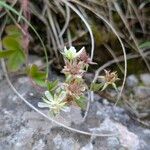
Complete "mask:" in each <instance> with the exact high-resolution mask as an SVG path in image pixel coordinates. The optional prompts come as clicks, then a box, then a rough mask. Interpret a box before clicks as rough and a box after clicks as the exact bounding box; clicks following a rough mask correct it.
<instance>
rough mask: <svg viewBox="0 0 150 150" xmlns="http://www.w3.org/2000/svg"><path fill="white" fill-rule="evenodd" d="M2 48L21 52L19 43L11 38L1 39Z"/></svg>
mask: <svg viewBox="0 0 150 150" xmlns="http://www.w3.org/2000/svg"><path fill="white" fill-rule="evenodd" d="M2 42H3V46H4V48H5V49H7V50H22V48H21V46H20V43H19V41H17V40H16V39H15V38H13V37H11V36H6V37H4V38H3V41H2Z"/></svg>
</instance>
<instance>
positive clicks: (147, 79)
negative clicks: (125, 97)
mask: <svg viewBox="0 0 150 150" xmlns="http://www.w3.org/2000/svg"><path fill="white" fill-rule="evenodd" d="M140 79H141V81H142V82H143V84H144V85H146V86H150V74H149V73H145V74H141V75H140Z"/></svg>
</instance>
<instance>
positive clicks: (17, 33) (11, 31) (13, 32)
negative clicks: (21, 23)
mask: <svg viewBox="0 0 150 150" xmlns="http://www.w3.org/2000/svg"><path fill="white" fill-rule="evenodd" d="M5 31H6V33H7V34H8V35H11V36H14V35H15V36H16V37H18V36H19V37H20V36H22V32H21V30H20V29H19V28H18V27H17V26H15V25H9V26H7V27H6V28H5Z"/></svg>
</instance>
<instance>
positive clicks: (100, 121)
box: [0, 77, 150, 150]
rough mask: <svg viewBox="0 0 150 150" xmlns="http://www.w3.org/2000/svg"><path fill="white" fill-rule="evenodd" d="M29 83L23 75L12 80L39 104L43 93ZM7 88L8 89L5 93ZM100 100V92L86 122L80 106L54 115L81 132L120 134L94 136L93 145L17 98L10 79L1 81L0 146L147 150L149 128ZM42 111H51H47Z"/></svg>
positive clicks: (31, 149) (41, 149) (16, 149)
mask: <svg viewBox="0 0 150 150" xmlns="http://www.w3.org/2000/svg"><path fill="white" fill-rule="evenodd" d="M28 82H29V81H28V79H27V78H24V77H22V78H20V79H19V80H18V79H13V84H14V85H15V87H17V90H18V92H19V93H20V94H21V95H23V96H25V98H27V100H29V102H30V103H31V104H33V105H34V106H35V107H36V106H37V102H38V101H39V99H40V94H39V93H38V92H37V91H36V90H35V89H34V88H32V87H31V85H30V84H29V83H28ZM138 88H139V87H138ZM4 89H7V90H5V92H4ZM144 89H145V88H144ZM147 93H150V92H147ZM100 99H101V100H102V98H101V97H99V96H98V94H97V95H96V98H95V101H94V102H92V103H91V106H90V109H89V112H88V115H87V118H86V120H85V122H82V121H81V120H82V117H81V112H80V110H79V109H72V110H71V111H70V113H68V114H67V113H66V114H64V115H60V116H58V117H55V118H53V119H55V120H57V121H59V122H61V123H64V124H65V125H67V126H71V127H75V128H77V129H79V130H81V131H82V130H84V131H91V132H95V133H104V132H105V133H117V135H114V136H112V137H100V138H95V139H94V142H95V144H94V143H93V141H92V142H91V139H90V137H89V136H86V135H82V134H77V133H74V132H71V131H69V130H66V129H64V128H62V127H59V126H58V125H56V124H54V123H51V122H50V121H48V120H47V119H45V118H43V117H42V116H41V115H39V114H38V113H36V112H35V111H33V110H31V109H30V108H29V107H28V106H26V104H25V103H24V102H22V101H21V100H20V98H18V97H16V95H15V94H14V93H13V91H12V90H11V89H10V88H9V86H8V84H7V82H6V81H5V80H2V81H1V82H0V149H4V150H10V149H12V150H20V149H21V150H49V149H51V150H57V149H59V150H81V149H82V150H105V149H106V150H117V149H119V150H120V149H121V148H122V149H129V150H137V149H139V150H148V148H149V139H150V134H149V132H150V130H149V129H146V128H144V127H140V125H139V124H137V123H136V122H135V121H133V120H132V119H131V118H130V117H129V115H128V114H127V113H126V111H125V110H124V109H123V108H121V107H114V106H113V105H112V104H111V103H110V102H109V103H107V102H103V100H102V101H100ZM42 112H43V113H45V114H48V110H42ZM73 122H74V123H73ZM88 129H89V130H88Z"/></svg>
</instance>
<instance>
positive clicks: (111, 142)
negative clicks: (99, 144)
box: [107, 137, 120, 149]
mask: <svg viewBox="0 0 150 150" xmlns="http://www.w3.org/2000/svg"><path fill="white" fill-rule="evenodd" d="M107 144H108V147H110V148H112V149H117V148H118V147H120V142H119V139H118V138H117V137H108V138H107Z"/></svg>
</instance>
